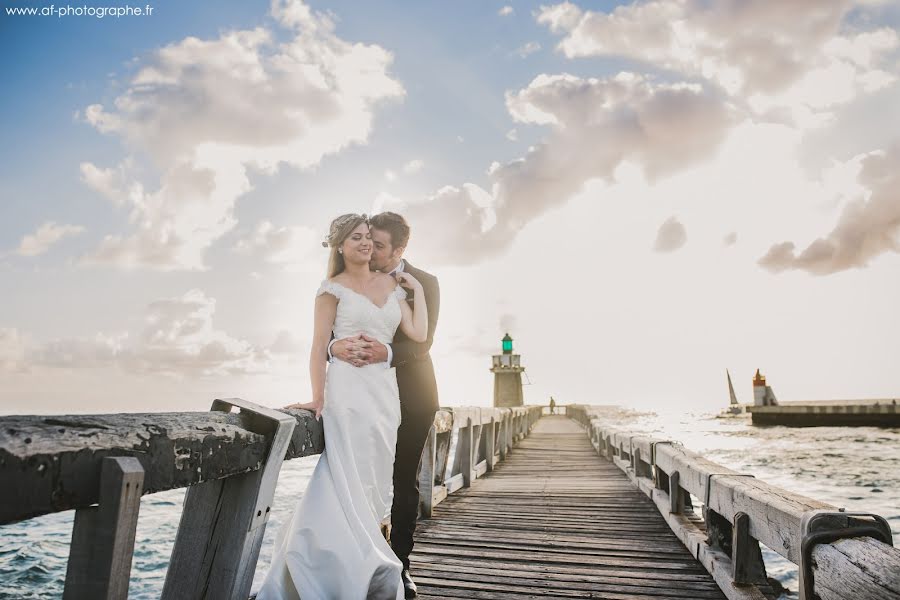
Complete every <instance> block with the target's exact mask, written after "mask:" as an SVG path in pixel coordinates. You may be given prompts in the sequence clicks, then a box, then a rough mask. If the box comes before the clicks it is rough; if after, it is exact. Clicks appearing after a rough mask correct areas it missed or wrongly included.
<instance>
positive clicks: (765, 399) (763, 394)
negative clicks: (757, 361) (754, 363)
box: [753, 369, 778, 406]
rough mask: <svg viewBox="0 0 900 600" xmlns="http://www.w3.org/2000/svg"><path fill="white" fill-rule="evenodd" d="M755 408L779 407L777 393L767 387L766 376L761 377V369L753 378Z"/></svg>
mask: <svg viewBox="0 0 900 600" xmlns="http://www.w3.org/2000/svg"><path fill="white" fill-rule="evenodd" d="M753 406H778V399H777V398H775V392H773V391H772V388H771V387H769V386H768V385H766V376H765V375H761V374H760V372H759V369H757V370H756V375H755V376H754V377H753Z"/></svg>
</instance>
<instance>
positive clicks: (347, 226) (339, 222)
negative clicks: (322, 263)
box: [322, 213, 369, 279]
mask: <svg viewBox="0 0 900 600" xmlns="http://www.w3.org/2000/svg"><path fill="white" fill-rule="evenodd" d="M362 223H365V224H367V225H368V223H369V218H368V217H367V216H366V215H358V214H356V213H347V214H346V215H341V216H339V217H338V218H336V219H335V220H334V221H332V222H331V227H330V228H329V229H328V235H327V236H326V237H325V241H324V242H322V246H324V247H326V248H328V247H329V246H330V247H331V253H330V254H329V255H328V278H329V279H331V278H332V277H334V276H335V275H337V274H338V273H341V272H343V270H344V269H345V268H346V263H344V255H343V254H341V253H340V252H338V248H340V247H341V244H343V243H344V240H346V239H347V238H348V237H350V234H351V233H353V230H354V229H356V228H357V227H359V226H360V224H362Z"/></svg>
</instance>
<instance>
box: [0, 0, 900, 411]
mask: <svg viewBox="0 0 900 600" xmlns="http://www.w3.org/2000/svg"><path fill="white" fill-rule="evenodd" d="M117 1H118V0H113V1H112V2H109V3H106V4H104V5H102V6H101V5H99V4H98V5H91V4H79V5H56V4H53V9H52V10H51V8H50V7H51V4H52V3H51V2H46V1H44V0H2V9H3V10H2V14H0V51H2V56H3V57H4V60H3V61H2V64H0V82H2V89H3V93H2V100H0V101H2V103H3V104H2V107H3V110H2V111H0V287H2V295H0V413H5V414H65V413H105V412H153V411H177V410H205V409H206V408H207V407H208V406H209V404H210V403H211V401H212V399H214V398H217V397H242V398H245V399H247V400H251V401H255V402H258V403H261V404H266V405H269V406H275V407H277V406H283V405H285V404H288V403H291V402H303V401H307V400H308V399H309V395H310V385H309V377H308V353H309V345H310V334H311V328H312V306H313V300H314V296H315V291H316V289H317V288H318V286H319V284H320V282H321V281H322V279H323V278H324V276H325V267H326V262H327V251H325V250H324V249H323V248H322V247H321V243H320V242H321V241H322V239H323V238H324V236H325V234H326V233H327V230H328V224H329V222H330V220H331V219H332V218H333V217H335V216H337V215H339V214H342V213H346V212H365V213H368V214H372V213H375V212H378V211H380V210H394V211H397V212H400V213H402V214H404V215H405V216H406V218H407V219H408V221H409V222H410V224H411V227H412V236H411V240H410V243H409V246H408V248H407V250H406V254H405V257H406V258H407V259H408V260H409V261H410V263H412V264H414V265H415V266H417V267H419V268H423V269H425V270H427V271H429V272H431V273H433V274H435V275H436V276H437V277H438V279H439V281H440V285H441V309H440V320H439V324H438V327H437V330H436V336H435V343H434V347H433V350H432V356H433V359H434V362H435V366H436V370H437V377H438V386H439V391H440V397H441V403H442V404H443V405H448V406H449V405H490V403H491V401H492V393H493V392H492V390H493V382H492V375H491V373H490V372H489V370H488V369H489V367H490V364H491V358H490V356H491V354H494V353H497V352H499V349H500V340H501V338H502V337H503V335H504V334H505V333H507V332H508V333H510V335H512V337H513V338H514V340H515V342H514V343H515V349H516V352H518V353H520V354H521V355H522V364H523V365H524V366H525V367H526V372H525V375H526V376H525V384H526V385H525V388H524V389H525V398H526V402H529V403H546V402H547V401H548V400H549V397H550V396H551V395H552V396H553V397H554V398H555V399H556V400H557V402H561V403H570V402H571V403H593V404H620V405H623V406H629V407H635V408H639V409H649V410H666V411H671V410H673V409H675V410H677V409H679V408H683V409H684V410H698V409H703V410H713V409H716V408H718V407H720V406H724V405H725V404H726V403H727V401H728V392H727V383H726V379H725V371H726V369H728V370H729V371H730V373H731V374H732V378H733V379H734V381H735V387H736V392H737V395H738V398H739V400H741V401H745V402H749V401H751V400H752V393H751V384H750V381H751V378H752V376H753V374H754V372H755V370H756V369H760V370H761V371H762V373H763V374H765V375H766V376H767V377H768V381H769V384H770V385H772V387H773V389H774V391H775V393H776V395H777V396H778V397H779V398H780V399H782V400H815V399H821V400H826V399H827V400H834V399H863V398H893V397H900V369H898V368H897V364H898V363H897V343H898V340H900V318H898V309H897V307H898V306H900V256H898V253H900V81H898V80H900V29H898V27H900V7H898V5H897V4H896V3H893V2H889V1H879V0H861V1H856V2H854V1H849V0H830V1H828V0H785V1H782V2H769V1H768V0H723V1H722V2H706V1H704V0H651V1H643V2H630V3H616V2H599V1H598V2H582V3H570V2H563V3H553V2H552V1H551V2H547V3H545V4H541V3H539V2H524V1H523V2H507V1H503V0H500V1H496V2H495V1H493V0H462V1H459V2H440V1H436V0H435V1H428V0H426V1H420V2H397V1H394V2H382V1H372V2H346V1H341V0H337V1H334V2H324V1H320V0H311V1H309V2H300V1H298V0H272V1H271V2H269V1H262V0H241V1H237V0H228V1H225V0H223V1H220V2H215V3H212V2H199V1H197V0H188V1H185V0H179V1H172V0H162V1H154V0H150V3H147V4H130V5H129V4H118V3H117ZM60 7H62V8H60ZM110 7H111V8H113V9H118V12H120V13H122V14H121V15H120V16H117V15H116V14H103V16H102V17H101V16H100V15H101V14H102V12H101V9H103V8H110ZM135 8H140V9H141V12H142V14H133V12H134V10H133V9H135ZM149 9H152V11H151V10H149ZM29 10H33V11H34V12H36V13H37V14H24V13H27V12H28V11H29ZM54 11H55V12H54ZM126 11H128V14H125V13H126ZM148 12H149V14H147V13H148ZM42 13H45V14H42Z"/></svg>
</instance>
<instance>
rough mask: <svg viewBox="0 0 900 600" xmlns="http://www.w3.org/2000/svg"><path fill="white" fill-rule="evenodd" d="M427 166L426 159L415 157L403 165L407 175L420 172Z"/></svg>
mask: <svg viewBox="0 0 900 600" xmlns="http://www.w3.org/2000/svg"><path fill="white" fill-rule="evenodd" d="M424 168H425V161H424V160H422V159H421V158H415V159H413V160H411V161H409V162H408V163H406V164H405V165H403V172H404V173H406V174H407V175H412V174H413V173H418V172H419V171H421V170H422V169H424Z"/></svg>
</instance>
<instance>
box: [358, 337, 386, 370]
mask: <svg viewBox="0 0 900 600" xmlns="http://www.w3.org/2000/svg"><path fill="white" fill-rule="evenodd" d="M359 337H360V338H362V343H361V344H360V347H361V355H360V360H362V361H363V362H365V364H367V365H374V364H375V363H382V362H387V359H388V350H387V346H385V345H384V344H382V343H381V342H379V341H378V340H376V339H375V338H373V337H369V336H367V335H366V334H364V333H363V334H361V335H360V336H359Z"/></svg>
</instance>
